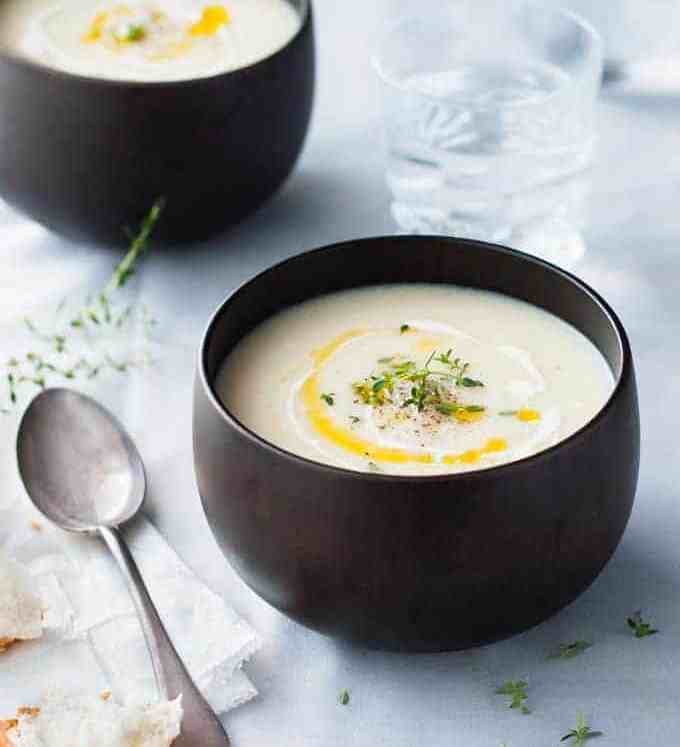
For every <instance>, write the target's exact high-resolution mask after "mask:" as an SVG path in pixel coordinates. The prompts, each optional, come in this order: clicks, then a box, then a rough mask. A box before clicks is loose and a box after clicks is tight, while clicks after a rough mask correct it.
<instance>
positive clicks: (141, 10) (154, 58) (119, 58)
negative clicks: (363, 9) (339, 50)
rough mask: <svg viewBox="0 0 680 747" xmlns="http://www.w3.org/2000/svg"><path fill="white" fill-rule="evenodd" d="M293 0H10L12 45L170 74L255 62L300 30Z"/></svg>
mask: <svg viewBox="0 0 680 747" xmlns="http://www.w3.org/2000/svg"><path fill="white" fill-rule="evenodd" d="M300 25H301V18H300V15H299V13H298V12H297V11H296V10H295V8H294V7H293V6H292V5H291V4H290V3H288V2H287V1H286V0H225V2H224V3H221V2H220V0H217V2H214V0H203V1H201V0H143V1H142V2H138V1H136V0H130V2H121V1H120V0H108V1H107V0H103V2H92V1H91V0H61V1H59V0H56V1H55V0H4V1H3V2H2V3H1V4H0V39H1V40H2V44H3V45H4V46H5V48H9V49H10V50H12V51H14V52H18V53H20V54H22V55H24V56H26V57H29V58H31V59H33V60H36V61H38V62H42V63H43V64H46V65H50V66H52V67H56V68H59V69H62V70H66V71H68V72H73V73H79V74H82V75H90V76H95V77H101V78H112V79H117V80H137V81H163V80H182V79H190V78H200V77H205V76H209V75H214V74H217V73H221V72H226V71H228V70H235V69H237V68H240V67H245V66H247V65H251V64H253V63H254V62H257V61H258V60H261V59H263V58H265V57H267V56H269V55H270V54H273V53H274V52H276V51H277V50H279V49H280V48H281V47H283V46H285V44H286V43H287V42H288V41H289V40H290V39H291V38H292V37H293V36H294V35H295V33H296V32H297V31H298V29H299V28H300Z"/></svg>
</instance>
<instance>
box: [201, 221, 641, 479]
mask: <svg viewBox="0 0 680 747" xmlns="http://www.w3.org/2000/svg"><path fill="white" fill-rule="evenodd" d="M391 239H398V240H400V241H401V240H404V239H407V240H413V241H423V242H428V241H442V240H443V241H453V242H456V243H460V242H463V243H466V244H472V245H475V246H478V247H482V248H483V249H485V250H487V251H491V252H498V253H501V254H508V255H510V256H513V257H516V258H517V259H519V260H520V261H523V262H527V263H529V264H534V265H538V266H540V267H542V268H543V269H544V270H545V271H547V272H549V273H553V274H557V275H560V276H561V277H562V278H564V279H566V280H568V281H569V282H570V283H571V284H572V285H575V286H576V287H577V288H578V289H579V290H580V291H581V292H583V293H584V294H585V295H586V296H588V297H590V299H591V301H593V302H594V303H595V304H596V305H597V306H598V307H599V309H600V311H601V312H602V314H603V315H604V316H605V318H606V319H607V320H608V322H609V324H610V325H611V326H612V328H613V329H614V331H615V332H616V338H617V342H618V346H619V351H620V354H621V370H620V371H619V373H618V375H615V376H614V379H615V380H614V386H613V388H612V391H611V392H610V394H609V397H608V398H607V400H606V401H605V402H604V404H603V405H602V407H601V408H600V409H599V410H598V411H597V413H596V414H595V415H594V416H593V417H592V418H591V419H590V420H588V421H587V422H586V423H584V425H582V426H581V427H580V428H579V429H578V430H577V431H575V432H574V433H572V434H571V435H570V436H568V437H567V438H565V439H562V440H561V441H558V442H557V443H556V444H554V445H553V446H550V447H548V448H547V449H542V450H541V451H538V452H536V453H535V454H531V455H530V456H528V457H524V458H522V459H517V460H514V461H512V462H506V463H505V464H499V465H494V466H490V467H483V468H481V469H474V470H468V471H466V472H450V473H443V474H437V475H394V474H389V473H387V474H384V473H379V472H362V471H360V470H352V469H347V468H345V467H338V466H335V465H332V464H326V463H324V462H320V461H316V460H314V459H309V458H307V457H304V456H301V455H300V454H295V453H294V452H292V451H288V450H287V449H284V448H282V447H281V446H277V445H276V444H274V443H272V442H271V441H268V440H267V439H266V438H264V437H263V436H260V435H259V434H257V433H256V432H255V431H253V430H251V429H250V428H248V427H247V426H246V425H244V424H243V423H242V422H241V421H240V420H239V419H238V418H237V417H236V416H235V415H233V414H232V413H231V412H230V411H229V409H228V408H227V407H226V406H225V405H224V404H223V403H222V401H221V400H220V398H219V396H218V395H217V393H216V391H215V388H214V384H213V382H211V381H209V379H208V376H207V372H206V357H207V352H208V347H209V343H210V340H211V337H212V333H213V331H214V328H215V325H216V323H217V321H218V319H219V318H220V317H221V316H222V314H224V313H226V312H227V311H228V307H229V305H230V304H231V303H233V302H234V301H235V299H236V298H237V296H238V295H239V294H240V293H241V292H242V291H243V290H245V289H246V288H247V287H248V286H250V285H251V284H255V283H257V282H259V281H260V280H261V279H262V278H263V277H265V276H266V275H267V274H269V273H273V272H276V271H277V270H279V269H280V268H281V267H283V266H285V265H287V264H292V263H294V262H301V261H302V262H304V261H305V259H306V258H307V257H309V256H312V255H315V254H320V253H322V252H326V251H331V250H335V249H338V248H339V247H342V246H347V245H348V244H357V243H359V244H361V243H370V242H373V241H386V240H391ZM373 285H375V284H373ZM451 285H455V284H454V283H451ZM357 287H364V286H357ZM341 290H342V289H340V290H339V291H337V292H341ZM480 290H484V289H483V288H480ZM499 293H501V295H507V296H509V297H510V298H514V296H512V295H510V294H509V293H503V292H502V291H499ZM313 297H314V296H310V298H313ZM305 300H309V299H305ZM301 303H303V302H301ZM527 303H530V302H527ZM530 305H532V306H535V304H530ZM538 308H540V307H538ZM548 313H551V312H548ZM553 316H557V317H558V318H560V319H561V317H559V316H558V315H557V314H553ZM562 321H565V320H564V319H562ZM567 324H568V322H567ZM577 331H579V332H580V330H577ZM581 334H583V333H582V332H581ZM598 353H600V355H602V357H604V355H603V354H602V353H601V351H599V350H598ZM608 363H609V362H608V361H607V364H608ZM632 365H633V362H632V351H631V348H630V342H629V340H628V334H627V333H626V330H625V328H624V326H623V324H622V322H621V320H620V319H619V317H618V315H617V314H616V312H615V311H614V310H613V309H612V307H611V306H610V305H609V304H608V303H607V301H606V300H605V299H604V298H603V297H602V296H601V295H600V294H599V293H598V292H597V291H596V290H594V289H593V288H591V287H590V286H589V285H588V284H587V283H586V282H584V281H583V280H581V279H580V278H578V277H577V276H576V275H574V274H573V273H571V272H568V271H567V270H563V269H562V268H561V267H558V266H557V265H554V264H552V263H550V262H547V261H546V260H543V259H540V258H538V257H534V256H532V255H530V254H526V253H525V252H520V251H518V250H517V249H511V248H509V247H506V246H502V245H500V244H493V243H490V242H485V241H477V240H475V239H466V238H458V237H455V236H441V235H438V236H435V235H431V236H426V235H423V236H420V235H419V236H414V235H399V234H396V235H394V236H368V237H364V238H359V239H349V240H347V241H340V242H335V243H333V244H329V245H327V246H323V247H318V248H316V249H310V250H308V251H305V252H301V253H299V254H295V255H293V256H292V257H288V258H287V259H284V260H282V261H281V262H277V263H275V264H273V265H271V266H270V267H267V268H266V269H264V270H262V271H261V272H258V273H257V274H256V275H254V276H253V277H251V278H250V279H248V280H246V281H244V282H243V283H241V284H240V285H239V286H238V287H236V288H235V289H234V290H233V291H232V292H231V293H229V295H228V296H227V297H226V298H225V299H224V300H223V301H222V302H221V303H220V304H219V306H218V307H217V310H216V311H215V312H214V313H213V315H212V316H211V318H210V321H209V322H208V326H207V328H206V330H205V332H204V334H203V337H202V339H201V344H200V347H199V351H198V376H199V379H200V382H201V386H202V387H203V391H204V393H205V394H206V395H207V397H208V399H209V400H210V403H211V405H212V406H213V407H214V408H215V410H216V411H217V412H218V413H219V415H220V416H221V417H222V418H223V420H224V421H225V422H226V424H227V425H229V426H230V427H232V428H235V429H236V430H237V431H238V432H239V433H240V434H241V435H242V436H244V437H245V438H247V439H248V440H249V441H251V442H254V443H255V444H256V445H258V446H259V447H260V448H264V449H265V450H267V451H270V452H274V453H275V454H276V455H277V456H279V457H283V458H285V459H288V460H292V461H294V462H297V463H299V464H300V465H301V466H304V467H306V468H307V469H317V470H323V471H330V472H331V473H332V474H334V475H336V476H337V477H343V478H355V479H367V480H375V481H378V482H382V481H393V480H396V481H398V482H404V483H407V482H411V483H420V482H423V481H424V482H427V483H429V482H440V481H446V480H466V479H467V480H469V479H471V478H474V477H477V476H480V475H483V476H485V477H487V476H502V475H503V474H509V473H511V472H513V471H515V470H518V469H523V468H525V467H526V466H527V465H530V464H532V463H535V464H538V463H540V462H542V461H544V460H546V459H549V458H550V457H551V456H552V455H553V454H554V453H556V452H557V451H559V450H561V449H563V448H565V447H567V446H568V445H569V444H572V443H575V442H576V441H578V440H579V439H580V438H582V437H583V436H584V435H585V434H586V433H587V432H588V431H590V430H592V429H593V428H594V427H595V426H596V425H597V424H598V423H599V422H600V421H602V420H603V419H604V417H605V415H606V414H607V412H608V411H609V410H610V409H611V407H612V406H613V404H614V402H615V401H616V399H617V398H618V397H619V393H620V391H621V389H622V387H623V384H624V382H625V381H627V380H628V379H629V377H630V375H631V372H632ZM614 373H615V372H613V371H612V374H614Z"/></svg>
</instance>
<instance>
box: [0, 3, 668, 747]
mask: <svg viewBox="0 0 680 747" xmlns="http://www.w3.org/2000/svg"><path fill="white" fill-rule="evenodd" d="M641 5H643V6H644V3H641ZM397 6H398V3H396V2H388V0H373V1H372V2H365V0H364V2H362V1H361V0H344V1H343V2H337V0H317V2H316V20H317V31H318V50H319V83H318V97H317V101H316V110H315V116H314V121H313V126H312V130H311V132H310V136H309V140H308V143H307V147H306V150H305V153H304V156H303V158H302V160H301V162H300V164H299V168H298V169H297V171H296V172H295V174H294V175H293V177H292V178H291V179H290V181H289V182H288V183H287V185H286V186H285V187H284V189H283V190H282V191H281V192H280V193H279V194H278V195H277V197H276V198H275V199H274V200H272V201H271V203H270V204H269V205H267V206H266V207H265V208H263V209H262V210H261V211H260V212H259V213H258V214H257V215H255V216H254V217H253V218H251V219H250V220H248V221H247V222H246V223H244V224H243V225H242V226H240V227H239V228H238V229H237V230H234V231H233V232H231V233H230V234H228V235H227V236H225V237H222V238H220V239H218V240H216V241H214V242H211V243H210V244H206V245H200V246H196V247H192V248H189V249H183V250H173V251H165V250H162V249H160V248H159V249H158V250H157V251H156V252H155V254H154V255H153V256H151V257H149V260H148V262H147V264H146V266H145V268H144V273H143V276H142V278H141V283H140V285H141V295H142V297H143V298H144V300H145V301H146V302H147V303H148V305H149V306H150V307H151V308H152V309H153V311H154V313H155V314H156V316H157V317H158V319H159V321H160V324H161V328H162V329H163V330H164V332H165V333H166V334H168V335H169V336H170V337H172V338H173V340H174V343H175V346H176V348H177V350H178V351H180V352H181V354H179V355H175V356H173V360H174V361H175V362H174V363H173V365H172V366H171V367H166V370H164V371H163V372H162V375H155V376H153V377H149V378H147V379H144V375H143V374H135V376H139V377H140V379H142V381H143V382H146V383H142V386H143V387H144V388H145V391H144V396H143V397H142V398H141V399H140V401H141V402H143V407H144V413H143V416H142V417H141V421H142V422H143V425H141V426H140V425H137V426H135V427H134V430H135V434H134V435H135V437H136V438H137V439H138V442H139V444H140V447H141V450H142V453H143V455H144V457H145V459H146V461H147V465H148V468H149V474H150V478H151V495H150V514H151V516H152V518H153V520H154V521H155V523H156V524H157V526H158V527H159V528H160V530H161V531H162V532H163V533H164V534H165V536H166V537H167V538H168V539H169V540H170V542H171V544H172V545H173V546H174V547H175V548H176V549H177V550H178V552H179V553H180V554H181V555H182V557H183V558H184V559H185V561H186V562H187V563H188V564H189V565H190V566H191V567H192V568H193V569H194V570H195V571H196V572H197V573H198V574H199V575H200V576H201V577H202V578H203V579H204V580H206V581H207V582H208V583H209V584H210V585H211V586H212V588H214V589H215V590H216V591H218V592H220V593H221V594H223V595H224V596H225V598H226V599H227V600H228V601H229V602H230V603H231V604H232V605H233V606H234V608H235V609H236V610H237V611H238V612H239V613H240V614H242V615H243V616H244V617H245V618H247V619H248V620H249V621H250V622H251V623H252V624H253V625H254V626H255V628H257V630H258V631H259V632H260V633H261V635H262V637H263V638H264V647H263V650H262V651H261V652H260V653H259V654H258V655H257V656H256V657H255V659H254V660H253V662H252V663H251V665H250V666H249V667H248V672H249V675H250V676H251V678H252V680H253V681H254V683H255V684H256V686H257V687H258V689H259V690H260V693H261V694H260V696H259V698H257V700H255V701H253V702H252V703H250V704H248V705H246V706H244V707H243V708H240V709H238V710H237V711H236V712H234V713H233V714H232V715H230V716H228V718H227V725H228V728H229V731H230V733H231V735H232V737H233V743H234V745H235V746H236V747H239V746H244V747H270V745H274V744H275V745H277V747H300V746H301V745H305V747H307V746H309V747H315V746H317V745H318V747H348V745H352V746H354V745H356V746H362V747H363V746H364V745H365V746H366V747H369V746H370V747H377V746H378V745H386V746H387V745H389V747H415V745H423V744H427V745H432V747H445V746H446V747H450V746H451V745H460V746H463V745H465V747H499V745H500V744H501V743H502V742H507V745H508V747H534V746H543V745H546V746H547V745H556V744H557V743H558V741H559V738H560V737H561V736H562V735H563V734H565V733H566V731H567V730H568V729H569V728H571V727H572V726H573V724H574V722H575V720H576V713H577V712H578V711H584V712H585V714H586V715H587V716H588V718H589V719H590V720H591V721H592V724H593V726H594V727H596V728H598V729H602V730H603V731H605V732H606V738H603V739H602V740H600V742H599V743H600V744H602V745H603V746H604V745H605V744H615V745H617V747H633V745H635V746H636V747H637V746H639V745H652V744H658V745H666V744H673V743H677V734H678V731H679V730H680V713H679V709H678V697H677V693H678V682H679V681H680V616H679V614H678V610H679V609H680V579H679V578H678V570H679V567H680V542H679V541H678V537H679V536H680V503H679V502H678V500H677V497H678V494H677V488H678V485H680V460H679V459H678V458H677V451H678V443H679V438H678V431H679V427H678V420H679V418H678V412H677V402H678V395H680V376H679V375H678V372H677V366H678V365H679V364H680V347H679V345H678V329H679V328H680V300H679V298H678V292H679V291H680V284H679V282H678V277H679V272H680V90H679V91H678V94H677V95H673V93H672V92H669V93H666V94H658V93H657V94H645V93H640V92H635V91H630V92H626V90H621V91H618V92H610V93H608V94H607V95H605V96H604V97H603V99H602V101H601V105H600V132H601V144H600V148H599V152H598V156H597V163H596V166H595V169H594V194H593V199H592V221H591V228H590V230H589V231H588V243H589V248H588V254H587V256H586V259H585V260H584V261H583V262H582V263H581V264H580V265H579V266H578V267H577V268H576V272H577V273H578V274H580V275H581V276H582V277H583V278H584V279H585V280H587V281H589V282H591V283H592V284H594V285H595V286H596V287H597V288H598V289H599V290H600V291H601V292H602V293H603V294H604V295H605V297H607V298H608V300H609V301H610V302H611V303H612V305H613V306H614V308H615V309H616V310H617V311H618V312H619V314H620V315H621V317H622V318H623V321H624V323H625V324H626V325H627V327H628V330H629V332H630V335H631V339H632V345H633V349H634V352H635V356H636V361H637V368H638V374H639V384H640V394H641V407H642V427H643V454H642V472H641V481H640V489H639V492H638V498H637V503H636V507H635V511H634V514H633V518H632V521H631V524H630V526H629V529H628V531H627V533H626V535H625V538H624V540H623V543H622V545H621V547H620V549H619V551H618V553H617V554H616V556H615V557H614V559H613V560H612V562H611V563H610V564H609V566H608V567H607V569H606V570H605V572H604V573H603V574H602V576H601V577H600V578H599V579H598V581H597V582H596V583H595V584H594V586H593V587H592V588H591V589H590V590H589V591H588V592H587V593H586V594H585V595H584V596H583V597H582V598H581V599H580V600H579V601H578V602H576V603H575V604H573V605H572V606H571V607H570V608H569V609H567V610H566V611H564V612H563V613H562V614H560V615H559V616H558V617H556V618H555V619H553V620H551V621H550V622H548V623H546V624H544V625H542V626H540V627H539V628H537V629H535V630H533V631H531V632H529V633H527V634H525V635H523V636H520V637H518V638H515V639H513V640H511V641H506V642H504V643H501V644H497V645H494V646H490V647H487V648H484V649H480V650H476V651H470V652H466V653H459V654H451V655H438V656H397V655H386V654H380V653H373V652H367V651H362V650H357V649H354V648H349V647H347V646H344V645H341V644H337V643H334V642H333V641H329V640H327V639H325V638H323V637H321V636H319V635H317V634H315V633H311V632H309V631H306V630H304V629H302V628H301V627H298V626H297V625H295V624H294V623H292V622H290V621H288V620H287V619H285V618H284V617H282V616H281V615H279V614H278V613H276V612H275V611H273V610H272V609H270V608H269V607H268V606H267V605H266V604H265V603H263V602H262V601H260V600H259V599H258V598H257V597H255V596H254V595H253V594H252V593H251V592H250V591H249V590H248V589H246V588H245V587H244V586H243V585H242V584H241V582H240V581H239V580H238V578H237V577H236V576H235V574H234V573H233V572H232V571H231V570H230V569H229V567H228V566H227V564H226V562H225V561H224V560H223V558H222V555H221V554H220V552H219V550H218V549H217V547H216V545H215V544H214V541H213V539H212V537H211V536H210V534H209V531H208V528H207V526H206V523H205V520H204V518H203V515H202V512H201V508H200V505H199V501H198V498H197V496H196V493H195V489H194V483H193V472H192V456H191V387H192V371H193V366H194V357H195V352H196V347H197V344H198V342H199V339H200V336H201V333H202V330H203V328H204V326H205V324H206V322H207V320H208V318H209V316H210V315H211V313H212V311H213V310H214V309H215V307H216V306H217V305H218V304H219V302H220V301H221V300H222V299H223V298H224V297H225V295H226V294H227V293H229V291H230V290H231V289H233V288H234V287H235V286H236V285H238V284H240V283H241V282H242V281H244V280H245V279H247V278H248V277H250V276H251V275H253V274H254V273H255V272H257V271H259V270H261V269H263V268H265V267H266V266H267V265H269V264H271V263H273V262H275V261H277V260H279V259H282V258H284V257H286V256H289V255H291V254H294V253H297V252H299V251H301V250H304V249H308V248H311V247H314V246H320V245H323V244H327V243H330V242H333V241H337V240H342V239H347V238H351V237H355V236H363V235H371V234H379V233H384V232H392V231H393V230H394V228H393V226H392V223H391V221H390V218H389V215H388V194H387V190H386V188H385V186H384V183H383V156H382V150H381V147H382V143H381V138H380V128H379V108H378V104H379V101H378V96H377V86H376V85H375V82H374V80H373V76H372V71H371V67H370V63H369V57H370V49H371V46H372V45H373V43H374V41H375V34H376V32H377V31H378V30H379V29H380V27H381V25H382V23H383V22H384V21H385V19H387V18H389V15H390V13H391V12H392V11H393V9H394V8H395V7H397ZM291 95H293V94H291ZM5 220H6V221H7V230H6V231H3V233H2V236H3V242H2V243H3V244H4V248H2V249H0V253H2V254H3V255H4V256H3V259H2V264H3V275H4V277H3V279H2V280H0V285H1V286H4V288H5V291H4V292H3V293H4V299H2V298H0V305H3V306H5V308H7V306H11V305H12V304H14V303H15V302H17V301H18V299H17V298H16V297H13V296H12V294H11V292H10V291H11V290H12V287H13V284H14V280H13V277H14V278H19V277H21V278H22V279H24V278H25V277H26V274H27V273H33V272H35V273H36V282H35V284H33V286H32V287H31V294H32V295H33V296H34V297H36V298H38V297H40V296H41V294H42V295H45V294H48V293H49V281H48V279H40V278H41V277H42V276H41V275H38V274H37V273H38V268H39V267H42V268H45V267H50V268H54V269H58V268H60V267H61V268H64V267H69V266H76V265H81V264H82V263H87V265H88V266H89V267H91V268H92V273H93V274H94V275H98V276H101V277H104V276H105V275H106V273H107V272H108V269H109V268H110V266H111V262H112V257H111V255H110V254H107V253H106V252H94V253H93V252H92V251H91V250H90V249H89V248H87V247H74V246H72V245H68V244H66V243H64V242H61V241H59V240H58V239H56V238H54V237H52V236H50V235H48V234H46V233H44V232H43V231H41V230H40V229H38V228H37V227H34V226H32V224H30V223H29V222H28V221H25V220H23V219H22V220H19V221H17V220H16V219H12V218H7V217H6V218H5ZM16 285H18V281H17V283H16ZM638 608H644V610H645V611H646V612H647V613H648V615H649V617H651V618H652V619H653V621H654V622H655V623H656V625H657V626H658V627H659V628H660V629H661V633H660V634H659V635H657V636H654V637H652V638H649V639H645V640H640V641H639V640H636V639H634V638H633V637H632V636H631V635H630V633H629V632H628V631H627V629H626V627H625V618H626V616H627V615H628V614H630V613H632V612H633V611H634V610H636V609H638ZM576 638H587V639H589V640H591V641H592V642H593V643H594V644H595V645H594V647H593V648H592V650H590V651H589V652H587V653H586V654H585V655H583V656H582V657H579V658H577V659H574V660H572V661H567V662H548V661H546V654H547V652H548V651H550V650H551V649H552V648H553V647H554V646H556V645H557V644H559V643H563V642H570V641H572V640H574V639H576ZM508 678H513V679H519V678H528V679H529V681H530V683H531V687H530V696H531V697H530V703H531V706H532V709H533V714H532V715H530V716H522V715H519V714H517V713H516V712H514V711H510V710H509V709H508V708H507V707H506V699H504V698H500V697H498V696H496V695H494V694H493V692H494V689H495V688H496V687H497V686H498V685H499V684H501V683H502V681H504V680H505V679H508ZM344 688H348V689H349V690H350V691H351V703H350V705H348V706H346V707H343V706H340V705H339V704H338V702H337V698H338V694H339V692H340V690H342V689H344Z"/></svg>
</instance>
